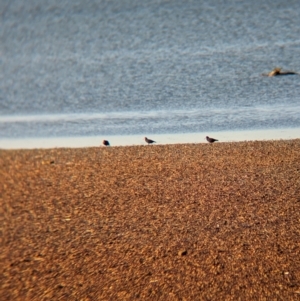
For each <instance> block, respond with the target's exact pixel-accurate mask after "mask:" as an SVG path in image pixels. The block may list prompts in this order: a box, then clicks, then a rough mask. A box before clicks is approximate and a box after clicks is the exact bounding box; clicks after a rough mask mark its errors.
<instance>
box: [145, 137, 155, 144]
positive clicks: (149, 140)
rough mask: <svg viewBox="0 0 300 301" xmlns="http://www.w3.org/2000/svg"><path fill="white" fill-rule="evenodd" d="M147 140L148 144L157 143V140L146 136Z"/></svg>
mask: <svg viewBox="0 0 300 301" xmlns="http://www.w3.org/2000/svg"><path fill="white" fill-rule="evenodd" d="M145 141H146V142H147V143H148V144H151V143H156V141H154V140H151V139H148V138H147V137H145Z"/></svg>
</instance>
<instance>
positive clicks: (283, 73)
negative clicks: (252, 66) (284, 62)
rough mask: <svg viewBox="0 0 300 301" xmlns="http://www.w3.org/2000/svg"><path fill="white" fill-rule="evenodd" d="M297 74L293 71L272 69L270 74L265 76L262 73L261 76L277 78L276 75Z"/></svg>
mask: <svg viewBox="0 0 300 301" xmlns="http://www.w3.org/2000/svg"><path fill="white" fill-rule="evenodd" d="M293 74H298V73H296V72H294V71H281V68H274V69H273V70H272V71H271V72H269V73H267V74H265V73H263V74H262V75H263V76H278V75H293Z"/></svg>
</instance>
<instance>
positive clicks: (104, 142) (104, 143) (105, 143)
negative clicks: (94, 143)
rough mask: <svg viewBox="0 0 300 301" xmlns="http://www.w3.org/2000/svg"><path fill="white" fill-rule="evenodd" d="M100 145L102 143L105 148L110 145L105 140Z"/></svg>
mask: <svg viewBox="0 0 300 301" xmlns="http://www.w3.org/2000/svg"><path fill="white" fill-rule="evenodd" d="M102 143H103V145H105V146H110V144H109V142H108V141H107V140H103V141H102Z"/></svg>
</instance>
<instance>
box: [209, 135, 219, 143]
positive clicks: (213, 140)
mask: <svg viewBox="0 0 300 301" xmlns="http://www.w3.org/2000/svg"><path fill="white" fill-rule="evenodd" d="M206 140H207V142H209V143H214V142H216V141H219V140H217V139H214V138H209V137H208V136H206Z"/></svg>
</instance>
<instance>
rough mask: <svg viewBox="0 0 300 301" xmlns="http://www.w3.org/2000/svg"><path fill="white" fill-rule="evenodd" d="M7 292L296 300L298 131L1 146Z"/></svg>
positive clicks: (2, 289) (6, 296) (3, 295)
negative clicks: (228, 138) (113, 143)
mask: <svg viewBox="0 0 300 301" xmlns="http://www.w3.org/2000/svg"><path fill="white" fill-rule="evenodd" d="M0 198H1V199H0V200H1V208H0V210H1V211H0V219H1V220H0V235H1V242H0V243H1V252H0V300H1V301H3V300H300V140H290V141H265V142H240V143H218V144H217V143H216V144H212V145H210V144H186V145H154V146H132V147H107V148H105V147H99V148H82V149H48V150H12V151H6V150H0Z"/></svg>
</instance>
